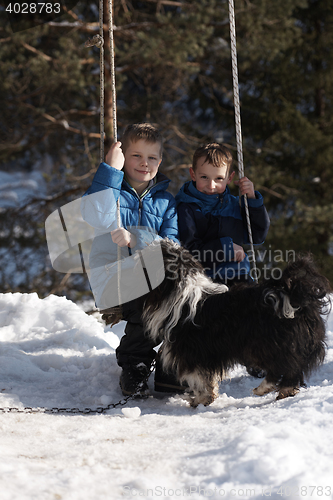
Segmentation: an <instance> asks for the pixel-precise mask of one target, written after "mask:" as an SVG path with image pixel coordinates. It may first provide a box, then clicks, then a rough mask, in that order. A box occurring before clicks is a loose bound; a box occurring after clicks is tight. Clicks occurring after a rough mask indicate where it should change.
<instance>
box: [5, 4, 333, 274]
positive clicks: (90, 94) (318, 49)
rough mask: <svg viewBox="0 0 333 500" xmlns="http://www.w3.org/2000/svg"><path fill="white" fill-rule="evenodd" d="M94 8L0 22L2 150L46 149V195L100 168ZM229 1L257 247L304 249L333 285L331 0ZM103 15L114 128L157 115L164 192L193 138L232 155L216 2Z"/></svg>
mask: <svg viewBox="0 0 333 500" xmlns="http://www.w3.org/2000/svg"><path fill="white" fill-rule="evenodd" d="M179 4H181V6H180V5H179ZM96 8H97V4H95V3H83V2H79V3H78V4H77V5H76V7H75V9H74V12H73V13H68V14H67V15H66V16H65V17H64V18H62V21H67V27H66V26H64V25H62V26H60V25H59V23H50V24H47V25H43V26H41V27H40V28H35V29H34V30H27V31H22V32H18V33H16V34H12V33H11V30H10V27H9V25H6V23H5V21H4V20H3V19H2V21H1V23H2V24H1V25H0V71H1V75H2V78H1V80H0V107H1V110H2V113H1V117H0V127H1V132H2V134H1V142H0V159H1V160H2V161H3V164H4V165H5V166H6V168H11V166H13V165H15V166H16V165H20V166H21V167H22V166H32V165H34V163H35V162H36V161H37V160H41V159H42V158H43V157H44V156H45V154H48V155H50V156H51V157H52V161H53V168H52V169H51V171H48V173H47V175H48V176H49V180H50V182H49V186H50V194H52V193H54V192H59V191H66V190H67V189H69V188H70V187H71V186H73V185H74V186H77V187H78V191H77V192H76V195H75V196H76V197H78V196H79V195H80V193H82V192H83V191H84V190H85V188H86V186H87V185H88V184H89V183H90V182H91V179H92V175H93V173H94V170H95V169H96V166H97V164H98V157H99V144H98V142H99V141H98V138H96V137H92V136H91V135H90V136H89V134H94V133H95V134H97V133H98V131H99V109H98V108H99V69H98V68H99V51H98V49H97V48H89V49H88V48H85V47H84V42H85V41H86V40H87V38H88V37H91V36H92V35H93V34H95V33H97V31H98V19H97V17H98V12H97V13H96ZM235 8H236V31H237V50H238V64H239V83H240V97H241V116H242V132H243V146H244V159H245V172H246V175H248V176H249V177H250V178H251V179H252V180H253V181H254V183H255V187H256V188H257V189H258V190H260V191H261V192H262V193H263V195H264V197H265V203H266V206H267V207H268V209H269V212H270V215H271V219H272V224H271V228H270V231H269V235H268V238H267V241H266V244H265V246H266V248H270V249H273V250H274V249H275V250H278V249H279V250H281V251H286V250H291V249H294V250H295V251H303V252H304V251H311V252H313V253H314V255H315V257H316V258H317V259H318V260H319V262H320V264H321V266H322V268H323V270H324V271H325V273H326V275H327V276H328V277H329V278H330V279H331V280H332V282H333V270H332V268H333V266H332V265H331V264H332V252H333V241H332V239H333V237H332V234H333V227H332V215H333V214H332V211H333V200H332V190H333V185H332V184H333V121H332V116H333V109H332V106H333V30H332V25H333V0H288V2H286V1H285V0H274V8H273V7H272V1H271V0H251V2H248V1H246V0H235ZM114 15H115V25H116V29H115V32H114V37H115V52H116V83H117V109H118V113H117V114H118V126H119V133H121V131H122V130H123V128H124V127H125V125H127V124H128V123H130V122H138V121H151V122H154V123H156V124H158V125H159V127H160V128H161V130H162V132H163V134H164V137H165V148H164V149H165V153H164V160H163V165H162V169H164V171H165V173H166V174H167V175H168V176H169V177H171V178H172V180H173V183H172V184H173V188H172V190H173V192H174V193H176V192H177V190H178V188H179V187H180V185H181V184H182V183H183V182H184V181H185V180H187V179H188V177H187V167H188V166H189V164H190V162H191V155H192V154H193V151H194V149H195V148H196V147H197V146H198V144H199V143H202V142H206V141H212V140H219V141H223V142H225V143H227V144H229V146H230V147H231V149H232V150H233V151H234V152H235V155H234V156H235V158H236V141H235V130H234V110H233V93H232V73H231V60H230V42H229V19H228V2H227V1H226V0H192V1H182V2H179V1H175V3H174V4H171V3H170V2H168V3H167V4H164V3H163V1H162V3H160V2H153V1H146V0H142V1H139V0H114ZM91 23H95V31H91V25H92V24H91ZM88 28H89V29H88ZM107 50H108V48H107V47H106V61H108V54H107ZM106 71H107V72H108V68H106ZM108 88H109V87H108ZM8 166H9V167H8ZM89 172H90V174H89ZM80 189H81V191H80ZM279 265H280V264H279ZM281 265H282V264H281Z"/></svg>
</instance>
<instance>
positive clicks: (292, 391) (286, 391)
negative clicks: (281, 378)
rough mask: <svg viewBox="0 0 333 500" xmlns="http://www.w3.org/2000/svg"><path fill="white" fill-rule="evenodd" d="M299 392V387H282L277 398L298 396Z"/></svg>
mask: <svg viewBox="0 0 333 500" xmlns="http://www.w3.org/2000/svg"><path fill="white" fill-rule="evenodd" d="M298 393H299V388H298V387H281V388H280V389H279V393H278V395H277V396H276V400H279V399H284V398H289V397H292V396H296V394H298Z"/></svg>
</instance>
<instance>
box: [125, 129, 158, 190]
mask: <svg viewBox="0 0 333 500" xmlns="http://www.w3.org/2000/svg"><path fill="white" fill-rule="evenodd" d="M160 150H161V145H160V144H159V143H157V142H155V143H151V142H147V141H145V140H144V139H139V140H138V141H136V142H132V141H130V143H129V146H128V148H127V149H126V151H125V153H124V156H125V163H124V171H125V174H126V177H127V179H128V181H129V183H130V185H131V186H132V187H133V188H134V189H136V190H137V191H140V189H142V190H143V189H145V188H146V186H147V185H148V183H149V181H150V180H151V179H153V178H154V177H155V175H156V174H157V171H158V167H159V166H160V163H161V161H162V158H161V154H160Z"/></svg>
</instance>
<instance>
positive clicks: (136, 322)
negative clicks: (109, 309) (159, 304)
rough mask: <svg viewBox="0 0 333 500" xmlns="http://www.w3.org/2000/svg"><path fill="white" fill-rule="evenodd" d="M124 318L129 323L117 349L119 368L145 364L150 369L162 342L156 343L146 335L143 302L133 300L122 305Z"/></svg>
mask: <svg viewBox="0 0 333 500" xmlns="http://www.w3.org/2000/svg"><path fill="white" fill-rule="evenodd" d="M122 313H123V314H122V316H123V319H124V321H127V325H126V327H125V335H124V336H123V337H122V338H121V340H120V345H119V347H117V349H116V356H117V362H118V365H119V366H122V367H123V366H124V365H126V364H130V365H137V364H139V363H144V364H145V365H146V366H147V367H148V368H149V367H150V365H151V363H152V361H153V359H155V357H156V351H155V350H154V347H156V346H157V345H158V344H159V343H160V342H161V341H158V342H154V341H153V340H151V339H150V338H149V337H148V336H147V335H145V333H144V328H143V324H142V319H141V314H142V301H139V300H132V301H131V302H127V303H126V304H123V305H122Z"/></svg>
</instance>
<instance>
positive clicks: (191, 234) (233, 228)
mask: <svg viewBox="0 0 333 500" xmlns="http://www.w3.org/2000/svg"><path fill="white" fill-rule="evenodd" d="M255 194H256V198H255V199H251V198H248V206H249V212H250V219H251V229H252V236H253V243H255V244H260V243H263V242H264V240H265V238H266V235H267V231H268V228H269V224H270V221H269V217H268V214H267V211H266V208H265V206H264V202H263V197H262V196H261V194H260V193H259V192H258V191H255ZM176 202H177V209H178V226H179V239H180V241H181V243H182V244H183V245H184V246H185V248H187V249H188V250H189V251H190V252H191V253H192V254H193V255H194V257H196V258H197V259H198V260H200V262H201V263H202V264H203V266H204V268H205V270H206V273H207V274H208V276H211V277H212V278H213V279H216V280H217V281H223V280H224V279H226V278H234V277H235V276H238V275H249V273H250V262H249V258H248V256H247V255H246V256H245V259H244V260H243V261H242V262H240V263H238V262H235V261H233V259H234V250H233V243H236V244H238V245H242V244H244V243H245V244H246V243H249V240H248V233H247V224H246V217H245V209H244V200H242V207H240V205H239V197H238V196H233V195H232V194H230V190H229V188H228V187H226V189H225V191H224V193H222V194H216V195H207V194H204V193H201V192H200V191H198V190H197V189H196V186H195V183H194V182H193V181H189V182H186V183H185V184H184V185H183V186H182V188H181V189H180V191H179V193H178V194H177V196H176Z"/></svg>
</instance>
